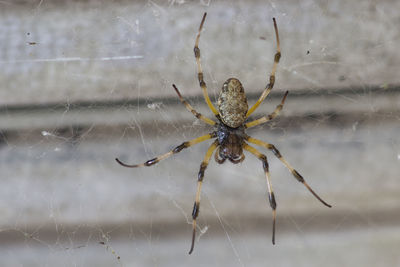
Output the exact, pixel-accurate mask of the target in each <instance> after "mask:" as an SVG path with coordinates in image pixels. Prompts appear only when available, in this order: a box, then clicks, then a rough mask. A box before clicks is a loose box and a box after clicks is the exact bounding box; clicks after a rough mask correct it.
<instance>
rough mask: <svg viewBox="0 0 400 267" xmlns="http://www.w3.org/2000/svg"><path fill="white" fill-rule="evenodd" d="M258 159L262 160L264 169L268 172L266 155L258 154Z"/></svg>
mask: <svg viewBox="0 0 400 267" xmlns="http://www.w3.org/2000/svg"><path fill="white" fill-rule="evenodd" d="M260 160H261V161H262V164H263V168H264V171H265V172H268V171H269V165H268V160H267V156H265V155H261V156H260Z"/></svg>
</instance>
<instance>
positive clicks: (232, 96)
mask: <svg viewBox="0 0 400 267" xmlns="http://www.w3.org/2000/svg"><path fill="white" fill-rule="evenodd" d="M248 108H249V107H248V105H247V98H246V95H245V93H244V89H243V86H242V84H241V83H240V81H239V80H238V79H236V78H230V79H228V80H226V82H224V85H223V86H222V90H221V93H220V94H219V98H218V112H219V116H220V118H221V120H222V122H223V123H224V124H225V125H227V126H229V127H231V128H237V127H239V126H241V125H242V124H243V123H244V121H245V120H246V113H247V110H248Z"/></svg>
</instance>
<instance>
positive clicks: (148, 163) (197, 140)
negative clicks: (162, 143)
mask: <svg viewBox="0 0 400 267" xmlns="http://www.w3.org/2000/svg"><path fill="white" fill-rule="evenodd" d="M215 137H217V133H216V132H212V133H209V134H206V135H203V136H200V137H197V138H195V139H192V140H190V141H186V142H183V143H182V144H180V145H179V146H177V147H175V148H174V149H172V150H171V151H169V152H167V153H165V154H163V155H161V156H158V157H156V158H153V159H150V160H148V161H146V162H144V163H141V164H132V165H130V164H126V163H124V162H122V161H121V160H119V159H118V158H116V159H115V160H116V161H117V162H118V163H119V164H120V165H122V166H124V167H127V168H137V167H144V166H152V165H154V164H156V163H158V162H160V161H161V160H163V159H166V158H168V157H170V156H172V155H174V154H176V153H179V152H181V151H182V149H184V148H188V147H191V146H193V145H195V144H198V143H201V142H203V141H206V140H209V139H211V138H215Z"/></svg>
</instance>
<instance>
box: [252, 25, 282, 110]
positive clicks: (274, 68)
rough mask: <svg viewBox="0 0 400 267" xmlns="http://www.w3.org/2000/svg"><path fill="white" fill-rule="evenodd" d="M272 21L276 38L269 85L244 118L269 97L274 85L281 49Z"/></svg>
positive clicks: (276, 30) (276, 27)
mask: <svg viewBox="0 0 400 267" xmlns="http://www.w3.org/2000/svg"><path fill="white" fill-rule="evenodd" d="M273 21H274V28H275V36H276V45H277V48H276V53H275V56H274V65H273V66H272V71H271V74H270V76H269V84H268V85H267V86H266V87H265V89H264V92H262V94H261V96H260V98H259V99H258V100H257V102H256V103H255V104H254V106H252V107H251V108H250V109H249V110H248V111H247V113H246V118H247V117H249V116H250V115H251V113H253V112H254V110H256V108H257V107H258V106H259V105H260V104H261V103H262V102H263V101H264V99H265V98H266V97H267V96H268V95H269V93H270V92H271V90H272V88H273V87H274V84H275V72H276V68H277V67H278V63H279V59H280V58H281V47H280V44H279V34H278V26H277V25H276V20H275V18H273Z"/></svg>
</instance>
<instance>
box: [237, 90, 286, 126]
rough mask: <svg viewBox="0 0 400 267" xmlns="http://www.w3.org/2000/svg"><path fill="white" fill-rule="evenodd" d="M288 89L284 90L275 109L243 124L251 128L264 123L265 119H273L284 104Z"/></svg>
mask: <svg viewBox="0 0 400 267" xmlns="http://www.w3.org/2000/svg"><path fill="white" fill-rule="evenodd" d="M288 93H289V91H286V93H285V95H284V96H283V98H282V101H281V103H280V104H279V105H277V106H276V108H275V110H274V111H273V112H272V113H271V114H269V115H268V116H264V117H261V118H259V119H257V120H253V121H250V122H248V123H246V124H245V125H244V127H245V128H251V127H254V126H257V125H259V124H262V123H266V122H267V121H270V120H273V119H274V118H275V117H276V116H278V114H279V112H280V111H281V109H282V107H283V104H285V100H286V96H287V95H288Z"/></svg>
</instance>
